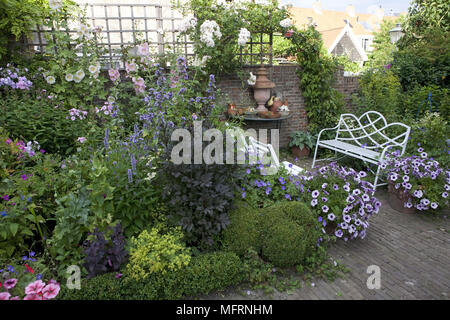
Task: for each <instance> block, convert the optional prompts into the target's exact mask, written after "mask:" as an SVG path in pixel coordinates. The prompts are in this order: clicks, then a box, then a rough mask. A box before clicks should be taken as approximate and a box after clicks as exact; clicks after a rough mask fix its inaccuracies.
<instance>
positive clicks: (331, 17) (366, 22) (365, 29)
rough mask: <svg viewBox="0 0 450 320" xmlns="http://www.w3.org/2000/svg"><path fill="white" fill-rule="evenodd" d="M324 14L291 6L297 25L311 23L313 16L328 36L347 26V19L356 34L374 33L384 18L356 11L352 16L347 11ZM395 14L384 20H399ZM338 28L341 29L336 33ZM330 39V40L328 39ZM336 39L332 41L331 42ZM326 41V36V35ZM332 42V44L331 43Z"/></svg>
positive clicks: (319, 27)
mask: <svg viewBox="0 0 450 320" xmlns="http://www.w3.org/2000/svg"><path fill="white" fill-rule="evenodd" d="M321 11H322V14H319V13H317V12H315V11H314V10H313V9H311V8H290V9H289V12H290V13H291V18H292V20H293V21H294V23H295V25H296V26H297V27H302V26H304V25H307V24H308V23H309V21H308V17H311V18H312V19H313V21H314V22H315V23H316V24H317V26H316V29H317V30H318V31H320V32H321V33H322V34H325V33H328V34H329V35H328V36H327V37H331V36H332V35H333V34H336V36H337V35H338V34H339V32H340V31H341V30H342V28H343V27H344V26H345V21H344V20H345V19H347V20H348V21H349V23H350V24H351V26H352V27H353V28H352V31H353V33H354V34H355V35H356V36H359V35H372V34H373V32H374V31H378V30H379V25H380V24H381V22H382V20H380V19H379V18H377V17H376V16H375V15H371V14H367V13H356V16H355V17H350V16H349V15H348V14H347V13H346V12H345V11H332V10H321ZM397 19H398V17H395V16H384V17H383V20H392V21H395V20H397ZM336 29H340V30H339V31H337V33H336ZM327 41H328V40H327ZM333 41H334V39H333V40H332V41H331V43H332V42H333ZM324 42H325V37H324ZM331 43H330V45H331Z"/></svg>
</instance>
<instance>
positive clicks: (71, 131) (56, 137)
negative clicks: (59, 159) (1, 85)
mask: <svg viewBox="0 0 450 320" xmlns="http://www.w3.org/2000/svg"><path fill="white" fill-rule="evenodd" d="M68 115H69V111H68V110H66V109H64V108H62V107H58V106H57V105H56V102H53V101H51V99H47V97H43V98H40V99H37V98H34V97H32V96H31V95H28V94H24V95H23V96H6V97H2V99H1V101H0V124H1V125H3V126H4V127H5V128H6V129H7V130H8V131H10V132H11V135H12V136H13V137H15V138H23V139H24V140H26V141H33V140H35V141H38V142H39V144H40V145H41V146H42V148H43V149H44V150H46V151H47V152H50V153H53V152H58V153H60V154H69V153H71V152H73V151H74V149H75V145H76V143H77V138H78V137H82V136H85V135H86V134H87V130H88V126H89V124H88V123H86V122H85V121H81V120H79V121H72V120H70V119H67V117H68Z"/></svg>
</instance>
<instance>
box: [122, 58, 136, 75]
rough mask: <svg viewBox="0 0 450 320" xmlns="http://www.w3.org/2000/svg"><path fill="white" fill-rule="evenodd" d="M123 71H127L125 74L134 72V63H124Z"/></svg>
mask: <svg viewBox="0 0 450 320" xmlns="http://www.w3.org/2000/svg"><path fill="white" fill-rule="evenodd" d="M125 70H126V71H127V73H130V72H136V64H135V63H134V61H132V62H130V63H128V61H125Z"/></svg>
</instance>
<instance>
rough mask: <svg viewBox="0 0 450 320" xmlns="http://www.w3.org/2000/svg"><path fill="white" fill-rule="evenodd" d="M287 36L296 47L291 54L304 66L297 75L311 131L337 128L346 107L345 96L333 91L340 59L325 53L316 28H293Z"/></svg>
mask: <svg viewBox="0 0 450 320" xmlns="http://www.w3.org/2000/svg"><path fill="white" fill-rule="evenodd" d="M287 36H289V38H290V39H291V41H292V44H293V45H292V46H291V48H290V54H291V55H293V56H295V58H296V61H297V64H298V66H299V67H300V68H299V70H298V71H297V74H298V77H299V80H300V89H301V90H302V96H303V98H304V100H305V104H306V114H307V116H308V119H309V128H310V131H311V132H313V133H318V132H319V131H320V130H321V129H323V128H331V127H334V126H335V125H336V123H337V119H338V117H339V115H340V114H341V111H342V107H343V105H344V100H343V97H342V95H341V94H340V93H339V92H338V91H337V90H336V89H335V88H333V84H334V82H335V75H336V71H337V67H338V64H337V62H336V60H335V59H334V58H333V57H330V56H329V55H327V54H326V53H325V52H324V51H323V43H322V38H321V35H320V33H319V32H318V31H317V30H316V29H314V27H309V28H307V29H305V30H293V29H291V30H289V31H288V32H287Z"/></svg>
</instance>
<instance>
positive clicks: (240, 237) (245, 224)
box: [222, 203, 260, 256]
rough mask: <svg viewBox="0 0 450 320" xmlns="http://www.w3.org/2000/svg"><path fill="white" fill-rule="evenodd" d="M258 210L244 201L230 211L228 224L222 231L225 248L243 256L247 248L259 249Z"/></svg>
mask: <svg viewBox="0 0 450 320" xmlns="http://www.w3.org/2000/svg"><path fill="white" fill-rule="evenodd" d="M259 214H260V210H256V209H254V208H252V207H250V206H249V205H247V204H246V203H240V204H239V205H238V207H237V209H235V210H233V211H231V212H230V225H229V227H228V228H227V229H225V230H224V232H223V234H222V235H223V247H224V249H225V250H229V251H231V252H234V253H236V254H237V255H238V256H244V254H245V253H246V252H247V250H248V249H249V248H253V249H255V250H257V251H259V249H260V235H259V228H258V220H259Z"/></svg>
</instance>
